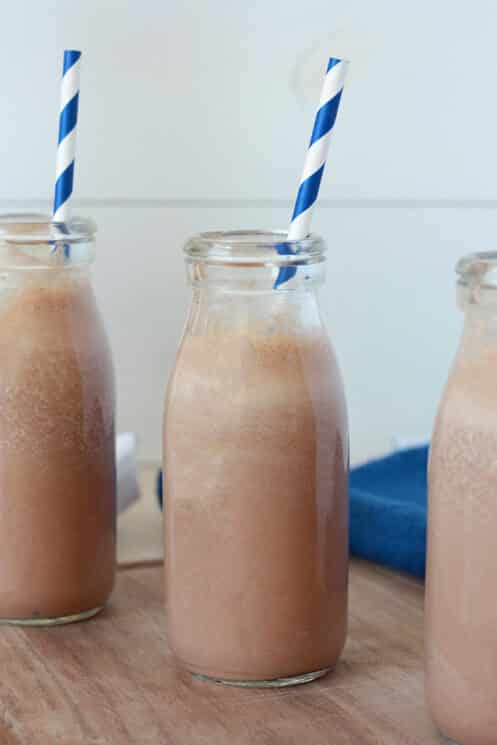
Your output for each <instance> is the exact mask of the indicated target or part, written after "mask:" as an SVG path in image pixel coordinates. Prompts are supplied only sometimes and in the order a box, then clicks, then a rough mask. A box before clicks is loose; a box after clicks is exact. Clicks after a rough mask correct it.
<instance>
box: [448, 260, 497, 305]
mask: <svg viewBox="0 0 497 745" xmlns="http://www.w3.org/2000/svg"><path fill="white" fill-rule="evenodd" d="M456 274H457V297H458V305H459V307H460V308H463V309H464V307H465V306H467V305H480V306H496V305H497V293H496V290H497V252H496V251H487V252H485V251H481V252H478V253H473V254H468V255H467V256H463V257H462V259H460V260H459V261H458V262H457V264H456Z"/></svg>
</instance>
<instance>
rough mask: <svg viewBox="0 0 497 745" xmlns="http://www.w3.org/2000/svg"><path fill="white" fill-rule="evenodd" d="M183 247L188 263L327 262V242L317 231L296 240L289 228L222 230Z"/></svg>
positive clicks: (291, 263) (192, 240)
mask: <svg viewBox="0 0 497 745" xmlns="http://www.w3.org/2000/svg"><path fill="white" fill-rule="evenodd" d="M183 250H184V253H185V256H186V261H188V262H195V261H200V262H202V263H206V264H224V265H238V266H288V265H301V264H316V263H320V262H322V261H324V259H325V257H324V254H325V251H326V244H325V242H324V240H323V239H322V238H321V237H320V236H318V235H315V234H313V233H311V234H310V235H308V236H307V237H306V238H304V239H302V240H298V241H295V240H287V231H286V230H218V231H209V232H206V233H198V234H197V235H194V236H193V237H192V238H190V240H189V241H188V242H187V243H186V244H185V246H184V249H183Z"/></svg>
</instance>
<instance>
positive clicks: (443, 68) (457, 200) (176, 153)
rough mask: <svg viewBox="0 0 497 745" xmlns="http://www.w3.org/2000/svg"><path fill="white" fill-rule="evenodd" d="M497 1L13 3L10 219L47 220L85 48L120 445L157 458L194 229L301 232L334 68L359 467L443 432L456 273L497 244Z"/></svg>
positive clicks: (85, 173) (339, 214) (87, 171)
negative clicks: (326, 86)
mask: <svg viewBox="0 0 497 745" xmlns="http://www.w3.org/2000/svg"><path fill="white" fill-rule="evenodd" d="M496 36H497V3H495V2H494V1H493V0H473V3H472V4H471V6H470V7H469V6H467V4H464V3H458V2H453V1H452V0H438V1H437V2H433V0H418V1H417V2H416V3H399V2H396V0H375V2H374V3H371V2H369V1H368V0H347V2H346V3H344V2H343V1H341V2H338V0H306V2H305V3H303V2H301V1H300V0H285V2H280V1H278V0H251V2H250V3H247V2H242V1H241V0H231V1H230V0H209V2H207V0H141V2H136V0H43V2H41V1H40V0H17V1H16V2H15V3H14V2H7V1H5V2H4V3H2V43H1V45H0V70H1V80H2V92H1V102H2V109H1V116H0V163H1V171H0V207H2V208H4V209H10V208H12V207H15V208H33V207H34V208H43V209H46V208H48V205H49V202H50V199H51V193H52V186H53V167H54V156H55V139H56V128H57V111H58V96H59V75H60V64H61V54H62V50H63V48H64V47H74V48H80V49H82V50H83V52H84V58H83V60H82V92H81V102H80V125H79V132H78V138H79V142H78V159H77V172H76V184H75V190H76V196H77V200H76V205H75V206H76V207H77V211H78V212H80V213H81V214H90V215H92V216H93V217H95V219H96V220H97V221H98V223H99V226H100V234H99V258H98V263H97V268H96V281H97V290H98V294H99V298H100V301H101V306H102V309H103V311H104V313H105V316H106V319H107V325H108V329H109V332H110V336H111V341H112V345H113V349H114V355H115V360H116V366H117V372H118V390H119V427H120V428H121V429H123V428H126V429H132V430H135V431H136V432H138V434H139V435H140V438H141V455H142V457H143V458H145V459H159V457H160V427H161V409H162V398H163V392H164V387H165V381H166V378H167V375H168V372H169V370H170V368H171V364H172V361H173V357H174V349H175V345H176V342H177V339H178V336H179V334H180V332H181V326H182V322H183V317H184V313H185V308H186V304H187V299H188V290H187V288H186V286H185V283H184V279H183V265H182V257H181V250H180V249H181V245H182V243H183V241H184V239H185V238H186V237H187V236H188V235H189V234H190V233H192V232H195V231H198V230H206V229H212V228H221V227H226V228H229V227H249V226H252V227H259V226H260V227H264V226H265V227H276V226H277V227H283V226H285V225H286V223H287V220H288V217H289V213H290V211H291V204H292V200H293V196H294V194H295V190H296V184H297V181H298V178H299V175H300V170H301V167H302V161H303V155H304V153H305V147H306V144H307V140H308V137H309V134H310V128H311V126H312V120H313V116H314V112H315V106H316V101H317V98H318V95H319V89H320V85H321V81H322V74H323V69H324V68H325V66H326V62H327V58H328V56H330V55H331V54H333V55H335V56H345V57H347V58H349V59H350V60H351V61H352V65H351V69H350V75H349V79H348V82H347V87H346V91H345V93H344V96H343V99H342V108H341V111H340V115H339V119H338V122H337V128H336V135H335V140H334V143H333V145H332V151H331V156H330V161H329V167H328V169H327V173H326V176H325V180H324V183H323V188H322V193H321V200H320V208H319V210H318V212H317V214H316V217H315V224H314V226H313V227H314V229H315V230H316V231H317V232H320V233H322V234H323V235H324V236H325V237H326V238H327V240H328V243H329V247H330V252H329V269H328V284H327V286H326V289H325V290H324V292H323V310H324V314H325V317H326V320H327V323H328V325H329V330H330V332H331V335H332V337H333V339H334V342H335V345H336V348H337V351H338V355H339V358H340V361H341V365H342V368H343V372H344V376H345V379H346V386H347V393H348V401H349V409H350V417H351V435H352V454H353V460H355V461H358V460H361V459H363V458H365V457H367V456H369V455H373V454H375V453H379V452H381V451H382V450H384V449H385V448H386V447H388V446H389V444H390V438H391V436H392V435H393V434H395V433H402V434H406V433H412V434H417V433H424V432H427V431H429V430H430V428H431V425H432V420H433V416H434V412H435V409H436V404H437V401H438V398H439V395H440V389H441V386H442V385H443V382H444V379H445V377H446V374H447V369H448V365H449V364H450V360H451V357H452V355H453V353H454V349H455V345H456V343H457V335H458V331H459V326H460V318H459V317H458V314H457V312H456V310H455V305H454V293H453V285H454V277H453V272H452V268H453V265H454V262H455V260H456V259H457V257H459V256H460V255H461V254H464V253H466V252H469V251H473V250H486V249H492V248H495V241H496V237H497V190H496V188H495V185H494V178H495V174H496V173H497V148H496V147H495V145H494V140H495V131H496V125H497V104H496V97H495V95H494V91H495V87H496V82H497V55H496V54H495V38H496Z"/></svg>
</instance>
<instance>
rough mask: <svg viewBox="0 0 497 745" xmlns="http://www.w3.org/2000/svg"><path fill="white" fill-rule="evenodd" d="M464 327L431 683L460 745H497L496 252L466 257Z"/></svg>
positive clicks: (438, 436) (442, 421)
mask: <svg viewBox="0 0 497 745" xmlns="http://www.w3.org/2000/svg"><path fill="white" fill-rule="evenodd" d="M457 272H458V275H459V280H458V296H459V305H460V307H461V309H462V310H463V311H464V329H463V333H462V338H461V342H460V345H459V350H458V352H457V356H456V359H455V362H454V365H453V367H452V370H451V372H450V375H449V379H448V382H447V385H446V388H445V392H444V394H443V398H442V402H441V405H440V409H439V412H438V417H437V421H436V426H435V432H434V435H433V443H432V449H431V457H430V467H429V516H428V555H427V586H426V685H427V697H428V704H429V708H430V710H431V713H432V716H433V719H434V721H435V723H436V725H437V726H438V728H439V729H440V730H441V732H442V733H443V734H444V735H446V736H447V737H449V738H451V739H452V740H454V741H457V742H458V743H460V745H496V744H497V592H496V588H497V253H488V254H485V253H481V254H475V255H472V256H468V257H466V258H464V259H462V260H461V261H460V262H459V264H458V266H457Z"/></svg>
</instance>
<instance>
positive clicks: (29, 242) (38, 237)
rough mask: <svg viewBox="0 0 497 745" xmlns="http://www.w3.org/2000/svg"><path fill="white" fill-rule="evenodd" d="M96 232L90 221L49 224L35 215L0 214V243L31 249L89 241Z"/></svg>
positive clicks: (74, 218) (27, 213)
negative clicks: (33, 247)
mask: <svg viewBox="0 0 497 745" xmlns="http://www.w3.org/2000/svg"><path fill="white" fill-rule="evenodd" d="M96 231H97V227H96V224H95V223H94V222H93V220H90V219H88V218H84V217H73V218H71V219H70V220H69V221H68V222H65V223H64V222H52V219H51V217H50V216H49V215H44V214H38V213H29V212H25V213H3V214H2V213H0V243H8V244H13V243H14V244H18V245H25V246H34V245H39V244H48V245H51V246H54V245H57V244H58V243H60V244H65V245H67V244H72V243H80V242H88V241H92V240H93V238H94V236H95V233H96Z"/></svg>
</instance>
